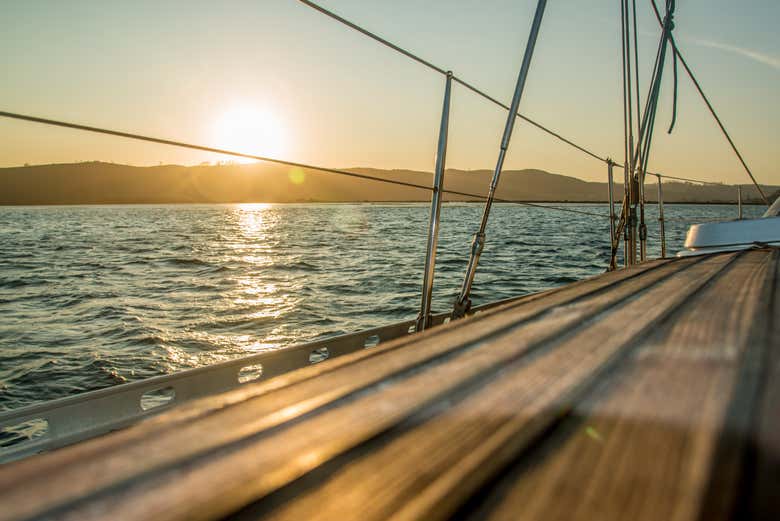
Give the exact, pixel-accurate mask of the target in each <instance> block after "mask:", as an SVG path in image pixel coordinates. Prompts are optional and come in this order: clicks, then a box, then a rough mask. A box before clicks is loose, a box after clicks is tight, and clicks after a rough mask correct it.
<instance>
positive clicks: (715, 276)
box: [0, 248, 780, 521]
mask: <svg viewBox="0 0 780 521" xmlns="http://www.w3.org/2000/svg"><path fill="white" fill-rule="evenodd" d="M779 252H780V250H778V249H771V248H765V249H757V250H751V251H746V252H739V253H723V254H716V255H709V256H701V257H689V258H683V259H674V260H658V261H652V262H648V263H645V264H642V265H640V266H637V267H634V268H630V269H627V270H621V271H617V272H612V273H608V274H605V275H601V276H598V277H594V278H591V279H588V280H585V281H582V282H578V283H575V284H571V285H568V286H565V287H563V288H560V289H557V290H554V291H549V292H545V293H542V294H538V295H533V296H530V297H528V298H525V299H522V300H520V301H517V302H514V303H510V304H507V305H504V306H502V307H500V308H496V309H492V310H489V311H485V312H483V313H480V314H478V315H475V316H472V317H470V318H468V319H465V320H461V321H457V322H453V323H450V324H447V325H443V326H440V327H436V328H433V329H431V330H429V331H426V332H424V333H421V334H418V335H409V336H407V337H405V338H401V339H398V340H394V341H390V342H387V343H385V344H380V345H379V346H377V347H373V348H370V349H365V350H363V351H361V352H358V353H354V354H350V355H345V356H343V357H340V358H336V359H333V360H328V361H326V362H323V363H320V364H317V365H313V366H310V367H307V368H304V369H300V370H298V371H294V372H291V373H288V374H286V375H283V376H279V377H277V378H273V379H270V380H268V381H265V382H260V383H256V384H250V385H247V386H244V387H242V388H240V389H238V390H235V391H231V392H228V393H224V394H220V395H216V396H212V397H209V398H205V399H201V400H197V401H194V402H190V403H185V404H182V405H180V406H178V407H176V408H173V409H171V410H170V411H168V412H166V413H163V414H161V415H159V416H156V417H153V418H151V419H148V420H146V421H143V422H141V423H139V424H136V425H134V426H132V427H129V428H126V429H123V430H120V431H117V432H114V433H111V434H108V435H105V436H102V437H99V438H96V439H93V440H90V441H87V442H83V443H79V444H76V445H73V446H69V447H66V448H63V449H60V450H57V451H53V452H51V453H48V454H43V455H39V456H35V457H31V458H29V459H26V460H23V461H20V462H16V463H12V464H8V465H5V466H3V467H0V504H1V505H2V506H3V507H2V508H0V520H10V519H28V518H34V517H36V518H37V517H46V518H63V519H78V520H89V519H123V520H147V519H154V520H156V521H161V520H180V519H181V520H185V519H221V518H225V517H229V518H231V519H237V520H249V519H273V520H282V519H285V520H287V519H289V520H300V519H339V520H346V519H360V520H379V519H387V518H391V517H392V518H397V519H425V520H435V519H450V518H458V519H489V520H502V519H545V520H547V519H567V520H569V519H575V520H576V519H588V520H589V519H600V520H605V519H607V520H609V519H615V520H617V519H621V520H623V519H632V520H642V519H662V520H669V519H674V520H688V519H707V520H714V519H724V518H732V517H734V516H735V512H739V514H740V518H751V517H752V518H761V519H763V518H767V519H769V518H775V519H776V518H777V517H778V516H780V500H779V499H778V498H777V491H778V490H780V481H779V478H780V414H778V411H780V329H779V324H778V320H777V318H778V309H780V291H779V290H778V283H777V279H778V274H779V270H780V261H779V257H780V255H779Z"/></svg>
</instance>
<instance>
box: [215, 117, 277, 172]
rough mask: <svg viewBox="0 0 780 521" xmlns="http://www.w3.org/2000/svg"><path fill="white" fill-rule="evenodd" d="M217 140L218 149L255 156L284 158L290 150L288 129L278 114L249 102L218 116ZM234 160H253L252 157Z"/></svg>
mask: <svg viewBox="0 0 780 521" xmlns="http://www.w3.org/2000/svg"><path fill="white" fill-rule="evenodd" d="M214 141H215V143H216V146H217V147H219V148H224V149H227V150H234V151H236V152H243V153H246V154H252V155H259V156H268V157H283V156H286V155H287V153H288V152H289V150H288V138H287V130H286V128H285V125H284V122H283V121H282V119H281V118H280V116H279V114H277V113H276V112H275V111H274V110H272V109H270V108H267V107H259V106H256V105H252V104H249V103H243V104H236V105H233V106H231V107H229V108H227V109H226V110H224V111H223V112H222V113H221V115H219V116H218V118H217V120H216V123H215V125H214ZM235 161H237V162H239V163H253V162H254V160H253V159H249V158H236V159H235Z"/></svg>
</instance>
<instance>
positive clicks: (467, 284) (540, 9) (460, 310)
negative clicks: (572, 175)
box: [452, 0, 547, 318]
mask: <svg viewBox="0 0 780 521" xmlns="http://www.w3.org/2000/svg"><path fill="white" fill-rule="evenodd" d="M546 6H547V0H539V1H538V2H537V4H536V13H535V14H534V20H533V23H532V24H531V34H529V35H528V43H527V44H526V46H525V54H524V55H523V64H522V65H521V66H520V73H519V74H518V76H517V84H516V85H515V93H514V95H513V96H512V104H511V105H510V107H509V114H507V118H506V125H505V126H504V136H503V137H502V138H501V149H500V150H499V152H498V161H496V169H495V170H494V171H493V179H492V180H491V182H490V191H489V192H488V196H487V199H486V201H485V209H484V211H483V212H482V222H481V223H480V225H479V231H478V232H477V233H476V234H475V235H474V239H473V242H472V243H471V255H470V256H469V264H468V267H467V268H466V276H465V277H464V279H463V286H462V287H461V290H460V294H459V295H458V298H457V300H456V301H455V304H454V306H453V309H452V318H461V317H463V316H464V315H465V314H466V313H468V311H469V309H470V308H471V299H470V298H469V294H470V293H471V285H472V284H473V282H474V275H475V273H476V271H477V265H478V264H479V257H480V255H482V250H483V249H484V248H485V229H486V228H487V222H488V217H489V216H490V208H491V206H492V205H493V199H495V195H496V188H497V187H498V180H499V178H500V177H501V170H502V169H503V168H504V158H505V157H506V151H507V148H509V141H510V140H511V139H512V130H513V128H514V125H515V114H516V113H517V109H518V107H519V106H520V98H522V96H523V89H524V88H525V80H526V78H528V70H529V69H530V67H531V58H532V57H533V55H534V47H535V46H536V38H537V37H538V36H539V27H540V26H541V25H542V17H543V16H544V8H545V7H546Z"/></svg>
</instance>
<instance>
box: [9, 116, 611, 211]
mask: <svg viewBox="0 0 780 521" xmlns="http://www.w3.org/2000/svg"><path fill="white" fill-rule="evenodd" d="M0 117H5V118H11V119H17V120H22V121H29V122H32V123H41V124H44V125H52V126H57V127H64V128H70V129H75V130H83V131H86V132H94V133H96V134H106V135H109V136H118V137H123V138H127V139H135V140H138V141H146V142H149V143H158V144H162V145H170V146H175V147H180V148H188V149H192V150H200V151H203V152H213V153H216V154H224V155H227V156H234V157H244V158H247V159H255V160H258V161H265V162H268V163H276V164H280V165H287V166H295V167H300V168H305V169H308V170H315V171H319V172H325V173H329V174H337V175H343V176H348V177H355V178H358V179H364V180H366V181H376V182H380V183H387V184H394V185H399V186H406V187H409V188H419V189H422V190H426V191H432V190H433V188H431V187H429V186H425V185H421V184H416V183H407V182H406V181H397V180H394V179H385V178H382V177H375V176H370V175H365V174H358V173H356V172H349V171H346V170H339V169H337V168H328V167H324V166H317V165H310V164H306V163H299V162H295V161H287V160H285V159H276V158H272V157H264V156H257V155H254V154H245V153H243V152H236V151H233V150H225V149H221V148H214V147H208V146H204V145H196V144H193V143H184V142H182V141H172V140H170V139H163V138H158V137H153V136H146V135H143V134H132V133H129V132H121V131H118V130H111V129H106V128H100V127H93V126H89V125H82V124H79V123H70V122H67V121H59V120H54V119H47V118H39V117H36V116H27V115H24V114H16V113H14V112H6V111H0ZM442 193H446V194H452V195H460V196H464V197H471V198H474V199H485V196H484V195H480V194H472V193H469V192H460V191H458V190H442ZM496 201H499V202H502V203H513V204H521V205H525V206H534V207H538V208H547V209H549V210H557V211H561V212H570V213H579V214H583V215H592V216H598V217H604V215H601V214H597V213H594V212H587V211H584V210H575V209H573V208H564V207H561V206H548V205H544V204H537V203H528V202H523V201H512V200H508V199H496Z"/></svg>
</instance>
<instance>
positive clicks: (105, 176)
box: [0, 162, 780, 206]
mask: <svg viewBox="0 0 780 521" xmlns="http://www.w3.org/2000/svg"><path fill="white" fill-rule="evenodd" d="M345 171H349V172H352V173H354V174H356V175H357V177H351V176H350V175H351V174H350V175H348V176H343V175H332V174H328V173H322V172H314V171H309V170H301V169H297V170H296V169H291V168H289V167H282V166H279V165H264V164H235V165H218V166H214V165H199V166H178V165H162V166H156V167H135V166H129V165H120V164H114V163H99V162H90V163H67V164H53V165H38V166H28V167H18V168H0V205H4V206H60V205H66V206H72V205H117V204H147V205H148V204H247V203H268V204H307V203H309V204H334V203H346V204H363V203H369V204H406V203H418V202H422V203H426V202H427V203H429V202H430V200H431V189H430V188H429V187H430V184H431V182H432V174H431V173H430V172H419V171H413V170H380V169H369V168H349V169H346V170H345ZM492 177H493V172H492V171H491V170H457V169H449V170H447V171H446V173H445V177H444V190H445V191H446V192H448V193H445V196H444V199H445V202H448V203H452V202H465V203H473V202H476V203H478V204H479V203H481V201H483V200H484V193H485V192H486V191H487V187H488V186H489V185H490V183H491V179H492ZM763 186H764V191H765V193H766V194H767V195H769V196H770V197H772V196H773V194H776V193H780V185H778V186H773V185H763ZM739 188H741V191H742V199H743V202H744V203H745V204H751V203H757V202H759V201H760V200H761V199H760V196H759V194H758V192H757V190H756V189H755V188H754V187H750V186H747V185H745V184H741V185H739ZM737 189H738V186H737V185H713V184H707V185H698V184H691V183H687V182H680V181H676V180H669V181H666V182H664V184H663V197H664V203H666V204H736V199H737ZM613 193H614V196H615V200H616V203H618V204H619V201H620V199H621V198H622V197H623V185H622V184H620V183H615V185H614V191H613ZM467 194H474V195H467ZM496 196H497V197H498V198H500V199H501V200H502V201H511V202H512V203H514V204H525V203H529V204H606V203H607V199H608V198H609V192H608V184H607V183H606V180H605V181H604V182H595V181H584V180H582V179H578V178H576V177H571V176H566V175H562V174H556V173H550V172H545V171H543V170H537V169H524V170H507V171H504V173H503V175H502V178H501V185H500V187H499V189H498V193H497V194H496ZM656 197H657V194H656V190H655V189H652V190H648V191H647V193H646V198H647V200H648V202H649V203H651V204H652V202H653V201H654V200H655V199H656Z"/></svg>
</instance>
